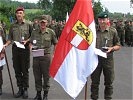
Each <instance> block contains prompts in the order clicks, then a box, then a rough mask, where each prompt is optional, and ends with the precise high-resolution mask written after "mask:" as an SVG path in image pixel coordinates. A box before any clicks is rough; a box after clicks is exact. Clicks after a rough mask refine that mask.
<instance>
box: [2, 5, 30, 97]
mask: <svg viewBox="0 0 133 100" xmlns="http://www.w3.org/2000/svg"><path fill="white" fill-rule="evenodd" d="M15 13H16V22H15V23H13V24H12V25H11V27H10V30H9V36H8V40H7V42H6V44H5V45H4V47H6V46H8V45H9V44H10V43H11V42H12V56H13V58H12V60H13V68H14V71H15V77H16V80H17V86H18V88H19V91H18V92H17V94H15V97H16V98H19V97H21V96H23V98H24V99H26V98H28V90H27V89H28V87H29V71H28V69H29V67H30V49H29V38H30V36H31V31H32V26H31V24H29V23H28V22H26V20H25V19H24V15H25V14H24V8H23V7H18V8H17V9H16V12H15ZM14 41H17V42H19V43H22V44H23V45H24V46H25V49H23V48H19V47H17V45H16V43H15V42H14Z"/></svg>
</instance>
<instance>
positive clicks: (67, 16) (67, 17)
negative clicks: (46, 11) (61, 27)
mask: <svg viewBox="0 0 133 100" xmlns="http://www.w3.org/2000/svg"><path fill="white" fill-rule="evenodd" d="M68 19H69V15H68V12H67V15H66V22H67V21H68Z"/></svg>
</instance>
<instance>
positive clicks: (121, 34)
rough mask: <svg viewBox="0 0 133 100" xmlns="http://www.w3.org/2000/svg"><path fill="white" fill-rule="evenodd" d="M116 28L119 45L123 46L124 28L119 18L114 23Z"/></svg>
mask: <svg viewBox="0 0 133 100" xmlns="http://www.w3.org/2000/svg"><path fill="white" fill-rule="evenodd" d="M116 30H117V32H118V36H119V38H120V42H121V45H122V46H124V44H125V29H124V25H123V23H122V20H119V21H118V22H117V25H116Z"/></svg>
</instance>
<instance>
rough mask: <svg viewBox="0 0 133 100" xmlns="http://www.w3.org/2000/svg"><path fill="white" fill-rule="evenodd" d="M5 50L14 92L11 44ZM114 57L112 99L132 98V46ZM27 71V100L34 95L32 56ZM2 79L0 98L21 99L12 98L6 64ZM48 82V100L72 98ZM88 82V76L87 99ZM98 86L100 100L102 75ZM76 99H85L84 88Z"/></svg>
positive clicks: (124, 48) (70, 99)
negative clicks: (28, 73)
mask: <svg viewBox="0 0 133 100" xmlns="http://www.w3.org/2000/svg"><path fill="white" fill-rule="evenodd" d="M6 52H7V58H8V64H9V68H10V74H11V78H12V83H13V87H14V92H15V93H16V92H17V86H16V79H15V75H14V70H13V67H12V53H11V46H9V47H7V48H6ZM114 59H115V81H114V93H113V100H133V92H132V90H133V83H132V80H133V77H132V76H133V75H132V72H133V48H132V47H122V48H121V50H119V51H117V52H115V53H114ZM29 72H30V76H29V77H30V78H29V80H30V81H29V84H30V87H29V89H28V92H29V97H28V100H32V99H33V98H34V97H35V95H36V91H35V85H34V77H33V72H32V57H31V67H30V69H29ZM3 80H4V84H3V94H2V95H1V96H0V100H23V99H22V98H14V96H13V93H12V89H11V83H10V79H9V74H8V70H7V66H4V69H3ZM50 83H51V87H50V90H49V95H48V99H49V100H72V98H71V97H70V96H69V95H68V94H67V93H66V92H65V91H64V90H63V89H62V87H61V86H60V85H59V84H58V83H57V82H56V81H54V80H53V79H52V78H51V79H50ZM90 83H91V80H90V78H88V84H87V86H88V88H87V100H89V99H90ZM99 87H100V90H99V98H100V99H101V100H102V99H103V96H104V82H103V75H102V77H101V84H100V86H99ZM76 100H85V89H83V90H82V91H81V93H80V94H79V96H78V97H77V98H76Z"/></svg>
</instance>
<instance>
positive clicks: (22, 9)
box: [15, 7, 24, 12]
mask: <svg viewBox="0 0 133 100" xmlns="http://www.w3.org/2000/svg"><path fill="white" fill-rule="evenodd" d="M17 11H24V8H23V7H18V8H17V9H16V11H15V12H17Z"/></svg>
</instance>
